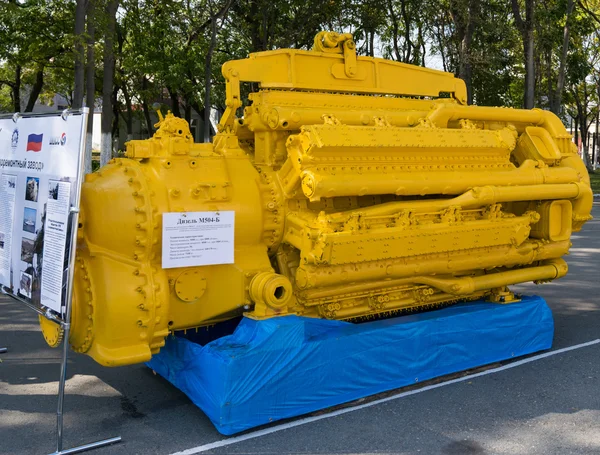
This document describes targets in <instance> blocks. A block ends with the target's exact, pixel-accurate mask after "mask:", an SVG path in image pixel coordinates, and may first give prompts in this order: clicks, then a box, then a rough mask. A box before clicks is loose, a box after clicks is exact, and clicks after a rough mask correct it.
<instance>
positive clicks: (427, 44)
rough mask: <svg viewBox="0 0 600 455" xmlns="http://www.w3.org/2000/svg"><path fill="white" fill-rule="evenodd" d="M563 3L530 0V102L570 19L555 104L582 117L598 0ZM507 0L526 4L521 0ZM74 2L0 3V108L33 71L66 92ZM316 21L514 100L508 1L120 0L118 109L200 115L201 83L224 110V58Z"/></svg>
mask: <svg viewBox="0 0 600 455" xmlns="http://www.w3.org/2000/svg"><path fill="white" fill-rule="evenodd" d="M106 2H107V0H96V6H97V14H96V16H95V18H94V21H95V25H96V44H95V49H96V62H97V63H96V68H97V71H96V87H97V91H98V93H100V92H101V83H102V77H101V76H102V70H103V67H102V52H103V47H104V37H105V32H106V18H105V9H106ZM567 2H568V0H545V1H543V2H542V1H536V2H535V11H534V18H533V23H534V45H535V52H534V55H535V76H536V77H535V103H536V106H537V107H541V108H548V107H549V106H550V104H551V101H552V99H553V97H554V96H555V90H556V86H557V80H558V72H559V67H560V58H561V52H562V46H563V34H564V30H565V25H568V26H569V33H570V34H569V52H568V54H567V61H566V73H565V74H566V78H565V89H564V95H563V101H564V104H565V109H564V110H563V115H566V114H567V113H571V114H572V115H573V116H576V117H577V118H585V119H587V122H588V123H590V121H591V119H592V118H593V116H594V115H595V113H596V112H597V104H598V92H599V83H600V68H599V67H600V65H599V57H598V56H599V54H600V52H599V49H600V41H599V35H598V31H597V30H598V29H599V26H600V19H599V18H600V1H599V0H579V1H577V2H576V3H575V9H574V12H573V14H572V15H571V16H570V17H569V22H568V23H567ZM517 4H518V5H519V6H520V8H521V11H524V8H525V0H517ZM74 10H75V0H26V1H23V2H18V1H6V2H2V3H1V4H0V111H12V110H13V107H14V102H15V99H14V98H15V96H17V95H18V90H15V88H18V87H20V88H21V92H20V96H21V98H23V99H21V106H24V105H25V104H27V101H28V99H27V98H28V96H29V92H30V90H29V88H30V87H32V86H33V85H34V84H35V83H36V80H37V77H38V75H39V72H40V71H43V76H44V77H43V87H42V90H41V93H40V94H39V99H41V100H42V101H44V102H50V100H51V99H52V97H53V95H54V94H56V93H59V94H62V95H63V96H65V97H66V98H67V99H70V97H71V93H72V90H73V66H74V65H73V61H74V53H73V49H74V45H75V43H76V39H80V40H85V38H86V37H85V36H80V37H75V36H74V32H73V30H74ZM221 13H223V14H221ZM213 24H215V25H216V39H215V48H214V50H213V51H212V54H211V51H210V43H211V29H212V26H213ZM467 25H468V26H469V27H471V28H472V36H470V38H469V39H465V37H464V35H465V30H466V29H467V28H468V27H467ZM321 30H335V31H339V32H351V33H353V34H354V36H355V40H356V42H357V49H358V51H359V53H360V54H362V55H374V56H382V57H385V58H390V59H394V60H398V61H402V62H405V63H411V64H417V65H431V64H435V66H436V67H437V68H444V69H445V70H447V71H451V72H454V73H455V74H458V73H459V71H460V69H461V66H462V67H463V68H464V67H465V64H468V67H469V72H470V73H469V74H470V80H469V82H468V83H469V84H470V86H471V90H472V94H473V101H474V102H475V103H476V104H478V105H497V106H510V107H520V106H522V105H523V92H524V74H525V65H524V57H523V40H522V36H521V33H520V32H519V30H518V29H517V26H516V21H515V18H514V16H513V10H512V8H511V2H508V1H506V0H487V1H485V2H484V1H481V0H325V1H322V0H303V1H300V0H233V1H232V0H122V1H121V2H120V7H119V11H118V15H117V36H116V37H115V55H116V73H115V86H116V87H115V93H116V102H117V103H118V108H117V110H118V111H119V112H120V113H121V116H122V117H123V118H124V119H126V120H127V119H129V120H131V119H132V118H134V117H135V118H139V119H142V118H144V113H143V112H144V111H143V109H142V107H145V108H149V107H151V106H152V104H153V103H156V102H159V103H162V104H163V105H167V104H168V105H169V106H171V108H172V109H176V108H178V107H179V108H180V113H181V115H182V116H183V115H185V112H186V111H187V112H189V111H190V110H195V111H198V113H199V114H201V115H202V113H203V111H204V94H205V89H206V86H207V82H211V83H212V84H211V85H212V87H211V96H210V104H211V106H213V107H215V108H218V109H221V110H222V109H223V108H224V105H223V103H224V99H225V93H224V83H223V78H222V75H221V71H220V68H221V65H222V64H223V63H224V62H226V61H227V60H231V59H239V58H245V57H246V56H247V55H248V53H250V52H258V51H263V50H271V49H276V48H286V47H292V48H301V49H309V48H310V47H311V46H312V43H313V38H314V35H315V34H316V33H317V32H319V31H321ZM206 62H210V67H209V74H210V81H207V80H206V77H205V73H206V71H205V69H206V68H205V65H206ZM19 71H20V78H21V80H20V81H19V80H18V78H17V75H18V73H19ZM398 83H399V84H401V83H402V82H401V81H399V82H398ZM17 86H18V87H17ZM143 123H144V124H145V122H143Z"/></svg>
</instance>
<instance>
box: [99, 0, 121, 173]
mask: <svg viewBox="0 0 600 455" xmlns="http://www.w3.org/2000/svg"><path fill="white" fill-rule="evenodd" d="M118 7H119V0H109V2H108V5H107V7H106V15H107V28H106V36H105V38H104V74H103V78H102V137H101V147H100V165H101V166H104V165H105V164H106V163H108V161H109V160H110V159H111V157H112V150H113V145H112V126H113V125H112V124H113V105H112V100H113V84H114V79H115V50H114V38H115V28H116V15H117V9H118Z"/></svg>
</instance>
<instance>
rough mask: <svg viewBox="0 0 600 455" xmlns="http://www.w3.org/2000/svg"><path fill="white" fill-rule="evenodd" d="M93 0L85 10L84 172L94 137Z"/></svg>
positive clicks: (88, 164) (94, 31)
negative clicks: (85, 129)
mask: <svg viewBox="0 0 600 455" xmlns="http://www.w3.org/2000/svg"><path fill="white" fill-rule="evenodd" d="M95 6H96V5H95V0H88V10H87V63H86V68H85V75H86V81H85V105H86V106H87V107H88V108H89V110H90V116H89V118H88V125H87V133H86V139H85V160H84V161H85V163H84V166H85V173H86V174H89V173H90V172H92V146H93V137H94V107H95V105H96V61H95V59H96V56H95V54H94V45H95V44H96V42H95V34H96V27H95V17H94V16H95V12H96V11H95Z"/></svg>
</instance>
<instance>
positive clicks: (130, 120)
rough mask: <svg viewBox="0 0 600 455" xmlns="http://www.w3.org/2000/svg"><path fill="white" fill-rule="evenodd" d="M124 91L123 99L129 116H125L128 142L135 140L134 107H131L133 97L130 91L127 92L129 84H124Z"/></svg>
mask: <svg viewBox="0 0 600 455" xmlns="http://www.w3.org/2000/svg"><path fill="white" fill-rule="evenodd" d="M121 90H122V91H123V98H125V109H126V111H127V115H126V116H125V126H126V127H127V141H131V140H133V107H132V106H131V96H129V90H127V84H125V83H124V84H123V86H122V87H121Z"/></svg>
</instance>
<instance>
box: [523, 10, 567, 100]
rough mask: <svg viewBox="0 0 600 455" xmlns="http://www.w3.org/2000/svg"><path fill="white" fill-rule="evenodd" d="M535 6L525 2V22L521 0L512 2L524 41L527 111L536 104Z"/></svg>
mask: <svg viewBox="0 0 600 455" xmlns="http://www.w3.org/2000/svg"><path fill="white" fill-rule="evenodd" d="M569 1H571V0H569ZM534 5H535V1H534V0H525V20H523V17H522V15H521V7H520V5H519V0H512V11H513V16H514V19H515V24H516V26H517V29H518V30H519V32H520V33H521V37H522V40H523V60H524V63H525V95H524V97H523V107H524V108H525V109H532V108H533V107H534V103H535V101H534V100H535V65H534V58H533V55H534V49H535V43H534V40H533V31H534Z"/></svg>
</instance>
